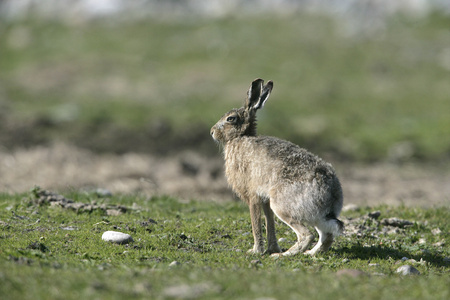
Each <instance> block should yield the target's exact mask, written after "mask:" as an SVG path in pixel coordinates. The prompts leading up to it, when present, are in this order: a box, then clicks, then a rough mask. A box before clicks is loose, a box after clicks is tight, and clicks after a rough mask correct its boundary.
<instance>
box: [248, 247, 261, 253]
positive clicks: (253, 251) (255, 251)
mask: <svg viewBox="0 0 450 300" xmlns="http://www.w3.org/2000/svg"><path fill="white" fill-rule="evenodd" d="M247 253H248V254H263V251H261V250H259V249H253V248H252V249H249V250H248V251H247Z"/></svg>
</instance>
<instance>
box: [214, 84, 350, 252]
mask: <svg viewBox="0 0 450 300" xmlns="http://www.w3.org/2000/svg"><path fill="white" fill-rule="evenodd" d="M272 88H273V82H272V81H269V82H267V84H266V85H264V81H263V80H262V79H256V80H254V81H253V82H252V84H251V86H250V88H249V90H248V92H247V98H246V100H245V102H244V106H243V107H241V108H239V109H232V110H230V111H229V112H227V113H226V114H225V115H224V116H223V117H222V118H221V119H220V120H219V121H218V122H217V123H216V124H215V125H214V126H213V127H212V128H211V135H212V137H213V139H214V140H215V141H216V142H219V143H221V144H222V145H223V150H224V151H223V152H224V158H225V174H226V177H227V180H228V183H229V185H230V186H231V187H232V189H233V191H234V192H235V193H236V194H237V195H238V196H239V197H240V198H241V199H242V200H243V201H244V202H245V203H247V204H248V206H249V208H250V217H251V222H252V229H253V237H254V241H255V244H254V246H253V248H252V249H250V250H249V251H248V252H250V253H260V254H263V253H268V254H272V255H273V256H279V255H294V254H297V253H303V252H305V251H306V250H307V249H308V248H309V246H310V245H311V243H312V241H313V239H314V236H313V235H312V234H311V232H310V231H309V230H308V228H307V227H306V225H310V226H314V227H315V229H316V230H317V232H318V233H319V242H318V243H317V244H316V245H315V246H314V248H312V249H311V250H309V251H306V252H305V253H307V254H311V255H314V254H316V253H317V252H324V251H327V250H328V249H329V248H330V246H331V244H332V243H333V239H334V237H335V236H337V235H339V234H341V233H342V231H343V227H344V226H343V223H342V222H341V221H340V220H338V219H337V217H338V216H339V213H340V212H341V209H342V203H343V196H342V189H341V185H340V183H339V180H338V178H337V176H336V173H335V171H334V169H333V167H332V166H331V165H330V164H329V163H327V162H325V161H323V160H322V159H320V158H319V157H317V156H315V155H314V154H311V153H309V152H308V151H306V150H305V149H302V148H300V147H299V146H297V145H295V144H293V143H291V142H288V141H284V140H281V139H278V138H275V137H268V136H258V135H257V134H256V111H257V110H258V109H260V108H262V107H263V106H264V104H265V103H266V101H267V99H268V98H269V95H270V93H271V91H272ZM261 208H262V210H263V211H264V214H265V219H266V234H267V240H268V248H267V250H266V251H264V240H263V236H262V232H261ZM274 213H275V215H276V216H277V217H278V218H280V219H281V220H282V221H283V222H284V223H286V224H287V225H289V226H290V227H291V228H292V229H293V230H294V231H295V233H296V234H297V239H298V241H297V242H296V243H295V244H294V245H293V246H292V247H291V248H290V249H289V250H287V251H286V252H283V253H281V252H282V251H281V249H280V247H279V245H278V242H277V239H276V236H275V222H274Z"/></svg>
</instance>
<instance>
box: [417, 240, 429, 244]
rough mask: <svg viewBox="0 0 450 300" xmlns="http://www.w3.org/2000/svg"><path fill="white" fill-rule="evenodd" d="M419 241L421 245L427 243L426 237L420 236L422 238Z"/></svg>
mask: <svg viewBox="0 0 450 300" xmlns="http://www.w3.org/2000/svg"><path fill="white" fill-rule="evenodd" d="M417 243H418V244H420V245H424V244H426V243H427V241H426V240H425V239H424V238H420V239H419V240H418V241H417Z"/></svg>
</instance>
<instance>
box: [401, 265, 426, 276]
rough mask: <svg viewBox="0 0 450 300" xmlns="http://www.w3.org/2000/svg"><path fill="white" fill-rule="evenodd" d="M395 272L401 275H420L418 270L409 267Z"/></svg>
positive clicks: (406, 266) (403, 267)
mask: <svg viewBox="0 0 450 300" xmlns="http://www.w3.org/2000/svg"><path fill="white" fill-rule="evenodd" d="M395 272H396V273H399V274H401V275H420V272H419V270H417V269H416V268H414V267H411V266H410V265H404V266H401V267H399V268H398V269H397V270H396V271H395Z"/></svg>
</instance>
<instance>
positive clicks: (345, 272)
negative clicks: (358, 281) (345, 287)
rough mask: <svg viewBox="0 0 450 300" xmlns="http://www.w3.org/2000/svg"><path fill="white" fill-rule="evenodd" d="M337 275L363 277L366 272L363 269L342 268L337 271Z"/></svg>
mask: <svg viewBox="0 0 450 300" xmlns="http://www.w3.org/2000/svg"><path fill="white" fill-rule="evenodd" d="M336 275H337V276H339V277H341V276H349V277H353V278H356V277H362V276H365V275H366V273H364V272H363V271H361V270H356V269H342V270H339V271H337V272H336Z"/></svg>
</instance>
